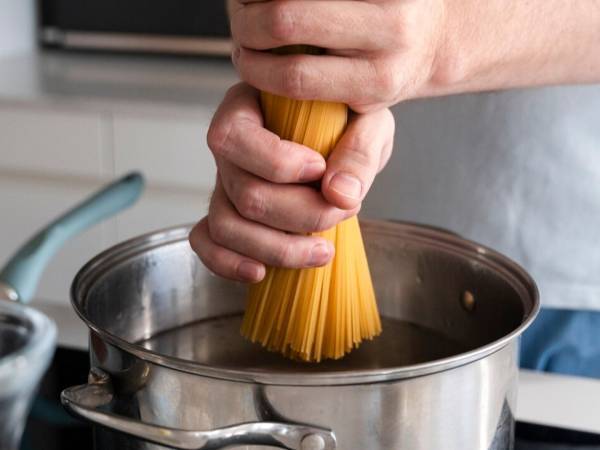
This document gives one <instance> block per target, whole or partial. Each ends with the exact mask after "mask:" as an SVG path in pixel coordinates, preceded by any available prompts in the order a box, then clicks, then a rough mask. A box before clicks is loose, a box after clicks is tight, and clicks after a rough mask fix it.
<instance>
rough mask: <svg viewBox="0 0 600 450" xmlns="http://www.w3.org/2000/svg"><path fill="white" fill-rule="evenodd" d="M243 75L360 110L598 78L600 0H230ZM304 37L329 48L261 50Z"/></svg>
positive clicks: (264, 85) (278, 90) (273, 88)
mask: <svg viewBox="0 0 600 450" xmlns="http://www.w3.org/2000/svg"><path fill="white" fill-rule="evenodd" d="M229 6H230V8H229V11H230V18H231V30H232V34H233V40H234V44H235V48H234V52H233V61H234V64H235V65H236V67H237V69H238V72H239V73H240V75H241V77H242V79H244V80H245V81H246V82H248V83H249V84H250V85H252V86H255V87H257V88H259V89H262V90H266V91H269V92H273V93H275V94H280V95H284V96H287V97H292V98H297V99H319V100H334V101H340V102H343V103H346V104H348V105H350V107H351V108H352V109H353V110H354V111H356V112H366V111H373V110H377V109H379V108H382V107H388V106H390V105H393V104H395V103H397V102H399V101H401V100H407V99H412V98H419V97H431V96H437V95H447V94H455V93H465V92H475V91H486V90H495V89H508V88H515V87H524V86H539V85H547V84H564V83H568V84H572V83H590V82H591V83H597V82H600V47H599V46H600V44H599V43H600V2H599V1H598V0H573V1H569V2H565V1H564V0H532V1H523V0H485V1H481V0H230V5H229ZM294 44H307V45H313V46H316V47H321V48H323V49H326V54H325V55H274V54H271V53H268V52H264V51H263V50H266V49H271V48H276V47H281V46H285V45H294Z"/></svg>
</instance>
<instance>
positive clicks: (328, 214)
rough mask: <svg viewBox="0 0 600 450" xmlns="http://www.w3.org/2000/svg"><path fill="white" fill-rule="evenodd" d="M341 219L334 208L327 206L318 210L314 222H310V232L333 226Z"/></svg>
mask: <svg viewBox="0 0 600 450" xmlns="http://www.w3.org/2000/svg"><path fill="white" fill-rule="evenodd" d="M341 219H342V217H340V216H339V213H338V211H337V210H336V209H335V208H327V209H322V210H321V211H319V214H317V215H316V216H315V220H314V222H313V223H312V224H311V228H312V229H311V230H310V231H312V232H319V231H325V230H329V229H330V228H333V227H334V226H335V225H337V224H338V222H339V221H340V220H341Z"/></svg>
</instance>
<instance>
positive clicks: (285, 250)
mask: <svg viewBox="0 0 600 450" xmlns="http://www.w3.org/2000/svg"><path fill="white" fill-rule="evenodd" d="M294 254H295V246H294V244H293V243H292V242H287V241H284V242H282V243H281V244H280V245H279V246H278V247H277V249H276V251H275V252H274V254H273V256H272V262H271V263H272V264H273V265H274V266H277V267H287V266H291V265H292V264H293V261H294Z"/></svg>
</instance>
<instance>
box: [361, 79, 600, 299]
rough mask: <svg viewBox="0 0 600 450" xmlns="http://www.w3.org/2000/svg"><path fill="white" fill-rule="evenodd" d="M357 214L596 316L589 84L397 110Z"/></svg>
mask: <svg viewBox="0 0 600 450" xmlns="http://www.w3.org/2000/svg"><path fill="white" fill-rule="evenodd" d="M394 114H395V116H396V126H397V132H396V143H395V150H394V155H393V156H392V160H391V161H390V164H389V165H388V167H387V168H386V169H385V171H384V172H383V173H382V174H381V175H380V176H379V178H378V179H377V180H376V182H375V185H374V186H373V189H372V191H371V193H370V195H369V197H368V199H367V201H366V203H365V205H364V207H363V212H364V215H366V216H368V217H382V218H399V219H404V220H410V221H417V222H422V223H428V224H431V225H436V226H441V227H444V228H448V229H450V230H453V231H456V232H458V233H460V234H461V235H463V236H465V237H467V238H470V239H473V240H476V241H478V242H480V243H482V244H485V245H487V246H490V247H492V248H494V249H496V250H499V251H501V252H502V253H504V254H506V255H507V256H510V257H511V258H513V259H515V260H516V261H517V262H519V263H520V264H522V265H523V266H524V267H525V268H526V269H527V270H528V271H529V272H530V273H531V274H532V276H533V277H534V278H535V280H536V281H537V283H538V285H539V287H540V292H541V298H542V304H543V305H544V306H549V307H566V308H589V309H598V310H600V86H581V87H551V88H541V89H530V90H515V91H508V92H502V93H486V94H470V95H461V96H452V97H446V98H440V99H427V100H419V101H413V102H406V103H403V104H401V105H399V106H397V107H395V108H394Z"/></svg>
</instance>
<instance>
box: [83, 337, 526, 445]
mask: <svg viewBox="0 0 600 450" xmlns="http://www.w3.org/2000/svg"><path fill="white" fill-rule="evenodd" d="M96 348H97V349H98V348H100V349H101V350H100V355H98V354H96V351H95V350H94V349H93V348H92V362H93V364H94V365H96V366H98V367H101V368H102V369H104V370H105V371H106V372H107V373H109V374H110V375H111V378H112V379H113V386H114V388H113V389H114V401H113V403H112V407H111V409H112V410H113V411H114V412H116V413H118V414H120V415H122V416H125V417H134V418H137V419H139V420H140V421H142V422H146V423H152V424H159V425H162V426H167V427H172V428H177V429H187V430H213V429H220V428H223V427H227V426H231V425H234V424H239V423H249V422H279V423H290V424H295V423H302V424H311V425H316V426H322V427H325V428H330V429H332V430H333V431H334V432H335V436H336V438H337V448H338V449H342V450H364V449H370V450H391V449H394V450H432V449H444V450H465V449H469V450H512V448H513V447H512V442H513V438H514V417H513V412H514V408H515V403H516V402H515V401H516V394H517V373H518V371H517V343H516V342H512V343H510V344H508V345H506V346H505V347H504V348H503V349H501V350H500V351H498V352H495V353H494V354H492V355H489V356H487V357H486V358H483V359H481V360H479V361H476V362H473V363H470V364H466V365H464V366H461V367H457V368H454V369H451V370H448V371H445V372H442V373H435V374H430V375H425V376H421V377H415V378H410V379H405V380H399V381H391V382H381V383H372V384H358V385H344V386H278V385H263V384H258V383H246V382H236V381H227V380H219V379H214V378H210V377H203V376H198V375H195V374H189V373H185V372H179V371H176V370H174V369H170V368H165V367H161V366H157V365H155V364H152V363H147V362H143V361H141V360H137V358H135V357H133V358H132V357H131V356H130V355H127V354H125V353H123V352H122V350H120V349H118V348H116V347H114V346H111V345H103V344H96ZM107 352H108V355H109V357H108V358H106V356H107ZM99 356H100V357H99ZM101 361H104V362H101ZM132 382H133V384H132ZM137 383H139V386H136V384H137ZM95 439H96V449H99V450H100V449H101V450H110V449H116V448H118V449H132V450H133V449H146V450H150V449H163V448H165V447H163V446H158V445H153V444H150V443H147V442H145V441H144V440H141V439H136V438H132V437H129V436H126V435H124V434H122V433H116V432H113V431H109V430H107V429H106V428H102V429H97V430H96V432H95ZM234 448H240V449H248V450H250V449H252V450H254V449H256V450H258V449H261V450H262V449H265V450H266V449H268V448H272V447H265V446H253V447H247V446H245V445H240V446H239V447H234Z"/></svg>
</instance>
